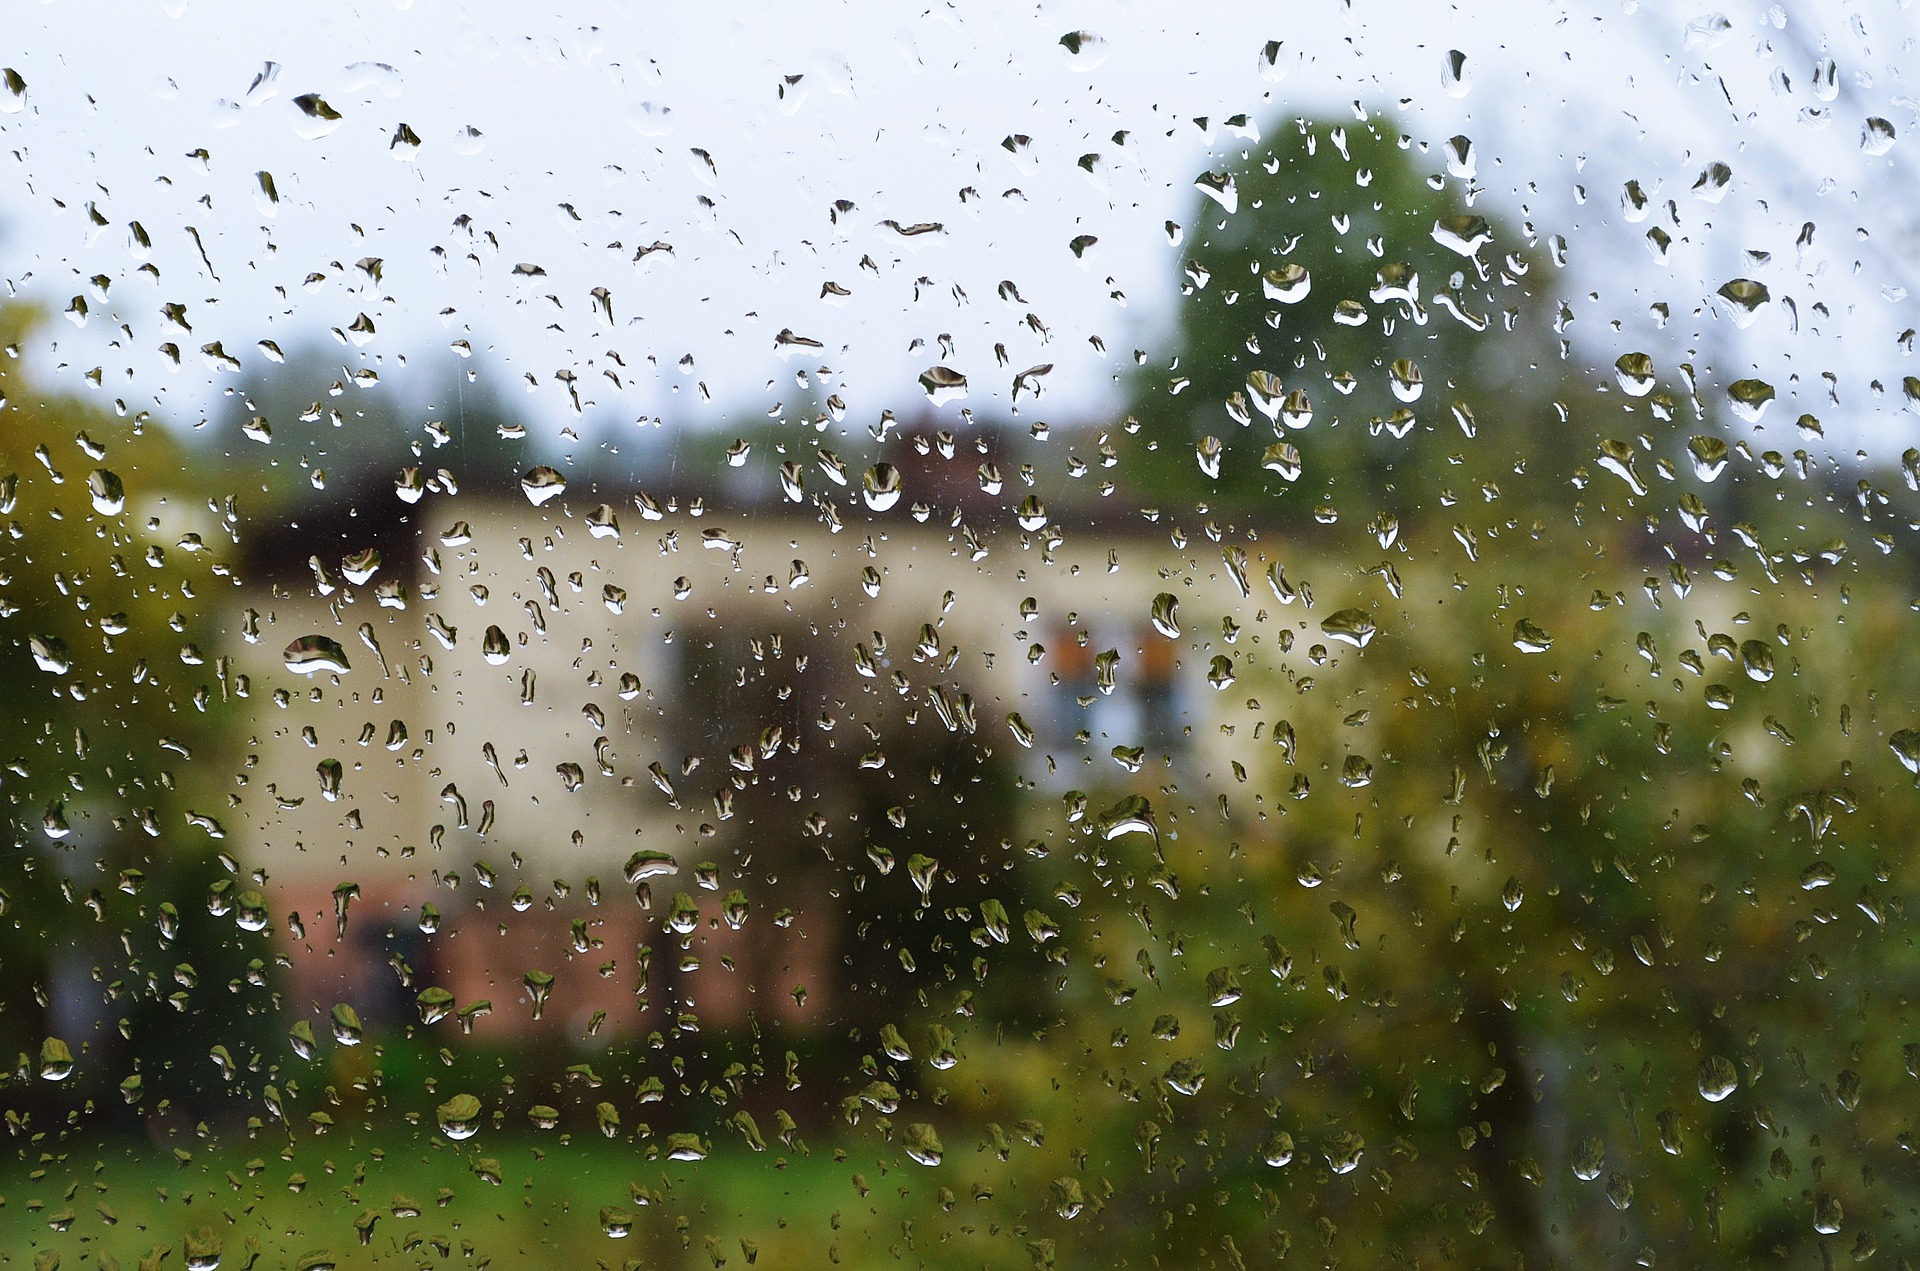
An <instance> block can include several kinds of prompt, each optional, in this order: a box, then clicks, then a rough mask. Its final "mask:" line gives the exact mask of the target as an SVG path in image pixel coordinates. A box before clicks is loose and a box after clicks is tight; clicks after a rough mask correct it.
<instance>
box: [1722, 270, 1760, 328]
mask: <svg viewBox="0 0 1920 1271" xmlns="http://www.w3.org/2000/svg"><path fill="white" fill-rule="evenodd" d="M1714 295H1715V296H1716V297H1717V298H1718V299H1719V301H1720V311H1721V312H1722V313H1724V314H1726V315H1727V317H1729V318H1731V319H1732V320H1733V325H1734V326H1736V327H1750V326H1752V325H1753V321H1754V319H1755V318H1757V317H1759V316H1760V307H1761V306H1762V305H1764V304H1766V303H1767V301H1769V300H1771V299H1772V298H1773V295H1772V293H1771V292H1769V291H1768V290H1767V285H1766V284H1765V283H1763V282H1755V281H1754V280H1753V279H1751V278H1735V279H1734V280H1733V281H1731V282H1729V283H1727V284H1725V285H1724V286H1722V287H1721V288H1720V290H1719V291H1716V292H1715V293H1714Z"/></svg>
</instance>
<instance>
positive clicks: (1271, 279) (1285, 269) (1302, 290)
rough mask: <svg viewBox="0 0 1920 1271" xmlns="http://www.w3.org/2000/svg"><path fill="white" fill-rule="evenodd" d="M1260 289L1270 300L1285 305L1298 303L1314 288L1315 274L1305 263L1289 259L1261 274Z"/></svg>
mask: <svg viewBox="0 0 1920 1271" xmlns="http://www.w3.org/2000/svg"><path fill="white" fill-rule="evenodd" d="M1260 290H1261V291H1262V292H1263V293H1264V294H1265V295H1266V297H1267V299H1269V300H1277V301H1279V302H1280V303H1281V304H1283V305H1297V304H1299V303H1300V302H1301V301H1302V300H1305V299H1306V298H1307V293H1308V292H1310V291H1312V290H1313V274H1312V272H1311V271H1310V270H1308V269H1307V267H1306V266H1305V265H1302V264H1298V263H1297V262H1294V261H1288V262H1287V263H1286V264H1284V265H1281V266H1280V267H1279V268H1277V269H1269V270H1268V271H1267V272H1266V273H1265V274H1262V275H1261V277H1260Z"/></svg>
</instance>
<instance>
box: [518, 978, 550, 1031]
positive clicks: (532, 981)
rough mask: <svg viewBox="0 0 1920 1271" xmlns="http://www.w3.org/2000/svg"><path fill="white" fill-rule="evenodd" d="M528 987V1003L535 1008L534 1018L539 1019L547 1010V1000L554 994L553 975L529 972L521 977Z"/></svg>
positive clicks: (521, 980)
mask: <svg viewBox="0 0 1920 1271" xmlns="http://www.w3.org/2000/svg"><path fill="white" fill-rule="evenodd" d="M520 982H521V983H522V984H524V985H526V986H527V1001H528V1003H529V1004H531V1005H532V1007H533V1017H534V1018H535V1019H539V1018H540V1016H541V1014H542V1013H543V1012H544V1011H545V1010H546V1009H547V998H548V997H549V996H550V995H551V994H552V993H553V974H552V973H551V972H549V971H529V972H527V973H526V974H525V975H523V976H521V977H520Z"/></svg>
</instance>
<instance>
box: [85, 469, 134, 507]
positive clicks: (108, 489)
mask: <svg viewBox="0 0 1920 1271" xmlns="http://www.w3.org/2000/svg"><path fill="white" fill-rule="evenodd" d="M87 494H88V495H89V496H90V497H91V498H92V499H93V510H94V511H96V512H98V513H99V514H100V515H101V516H119V515H120V513H121V512H123V511H125V510H126V506H127V490H126V487H125V486H124V485H122V484H121V483H120V478H119V477H117V476H115V475H114V474H113V473H112V472H109V471H108V470H107V469H105V468H95V469H94V470H93V472H92V473H91V474H90V475H89V476H88V477H87Z"/></svg>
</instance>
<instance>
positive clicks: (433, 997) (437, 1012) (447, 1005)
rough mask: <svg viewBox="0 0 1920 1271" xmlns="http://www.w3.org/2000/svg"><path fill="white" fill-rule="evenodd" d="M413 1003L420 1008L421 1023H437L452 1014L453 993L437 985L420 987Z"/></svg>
mask: <svg viewBox="0 0 1920 1271" xmlns="http://www.w3.org/2000/svg"><path fill="white" fill-rule="evenodd" d="M414 1004H415V1005H416V1006H418V1007H419V1008H420V1022H421V1023H422V1024H437V1023H439V1022H440V1021H441V1020H443V1019H445V1018H446V1017H447V1016H449V1015H451V1014H453V994H451V993H449V992H447V990H445V989H443V988H440V987H438V986H435V987H432V988H425V989H421V990H420V995H419V996H418V997H416V998H414Z"/></svg>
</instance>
